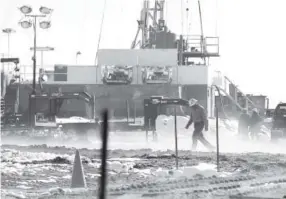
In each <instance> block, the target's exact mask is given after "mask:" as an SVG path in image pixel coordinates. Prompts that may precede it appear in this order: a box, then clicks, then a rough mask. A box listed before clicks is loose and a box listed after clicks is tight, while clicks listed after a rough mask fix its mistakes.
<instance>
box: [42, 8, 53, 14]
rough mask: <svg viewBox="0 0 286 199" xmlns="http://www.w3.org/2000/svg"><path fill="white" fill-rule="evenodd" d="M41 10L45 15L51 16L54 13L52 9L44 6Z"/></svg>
mask: <svg viewBox="0 0 286 199" xmlns="http://www.w3.org/2000/svg"><path fill="white" fill-rule="evenodd" d="M39 10H40V12H41V13H43V14H45V15H49V14H51V13H52V11H53V10H52V9H50V8H47V7H44V6H41V7H40V9H39Z"/></svg>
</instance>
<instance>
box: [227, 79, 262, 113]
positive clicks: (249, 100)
mask: <svg viewBox="0 0 286 199" xmlns="http://www.w3.org/2000/svg"><path fill="white" fill-rule="evenodd" d="M224 78H225V79H226V80H227V81H228V82H229V83H231V84H232V85H233V86H234V87H235V89H236V90H237V91H238V92H240V93H241V95H242V96H243V97H244V98H245V99H246V100H247V101H248V102H250V103H251V105H252V106H253V107H254V108H257V106H256V105H255V104H254V103H253V102H252V100H251V99H249V98H248V97H247V96H246V95H245V94H244V93H243V92H242V91H241V90H240V89H239V88H238V87H237V86H236V85H235V84H234V83H233V82H232V81H231V80H230V79H229V78H228V77H227V76H224Z"/></svg>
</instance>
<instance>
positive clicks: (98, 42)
mask: <svg viewBox="0 0 286 199" xmlns="http://www.w3.org/2000/svg"><path fill="white" fill-rule="evenodd" d="M106 2H107V0H104V6H103V12H102V18H101V24H100V31H99V35H98V41H97V49H96V55H95V63H96V60H97V57H98V49H99V45H100V41H101V34H102V27H103V22H104V16H105V9H106Z"/></svg>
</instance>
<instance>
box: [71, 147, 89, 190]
mask: <svg viewBox="0 0 286 199" xmlns="http://www.w3.org/2000/svg"><path fill="white" fill-rule="evenodd" d="M85 187H86V182H85V176H84V172H83V167H82V163H81V159H80V155H79V151H78V150H76V153H75V157H74V163H73V172H72V182H71V188H85Z"/></svg>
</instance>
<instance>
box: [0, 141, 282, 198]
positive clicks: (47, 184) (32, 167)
mask: <svg viewBox="0 0 286 199" xmlns="http://www.w3.org/2000/svg"><path fill="white" fill-rule="evenodd" d="M75 151H76V149H75V148H67V147H48V146H47V145H33V146H16V145H2V147H1V152H2V153H1V169H2V170H1V186H2V197H4V192H3V190H6V191H9V190H10V191H11V190H16V189H17V190H18V191H19V189H20V190H21V192H22V194H23V197H24V196H26V198H39V197H40V198H65V197H67V196H64V195H61V192H64V191H61V189H59V190H57V191H55V190H54V191H52V192H53V193H51V192H49V194H47V195H43V192H45V191H46V190H49V189H50V188H54V187H61V188H69V187H70V184H71V179H70V177H69V176H70V175H71V173H72V163H73V160H72V158H66V156H67V155H69V156H70V157H73V156H74V154H75ZM79 151H80V155H81V157H82V163H83V166H84V172H85V177H86V182H87V187H88V188H89V189H90V192H88V194H87V195H86V194H85V195H84V194H83V195H81V196H80V197H79V196H72V195H70V196H68V197H67V198H77V197H79V198H85V197H86V198H90V197H91V196H92V195H93V196H95V195H96V194H97V193H96V190H97V188H98V179H99V171H100V168H99V166H98V165H99V164H100V150H95V149H93V150H92V149H84V148H83V149H80V150H79ZM19 152H21V153H19ZM30 152H31V153H40V152H44V153H52V154H56V155H55V156H54V157H53V158H51V159H42V160H41V159H40V158H39V160H37V159H35V160H33V161H30V160H27V161H20V162H17V160H15V159H14V158H7V157H6V156H5V154H8V153H9V154H10V157H12V156H11V153H13V154H14V156H17V155H18V156H21V154H22V155H23V154H26V153H30ZM178 154H179V167H186V166H194V165H198V164H199V163H210V164H216V162H217V159H216V153H209V152H190V151H188V150H185V151H183V150H180V151H179V153H178ZM108 158H109V159H116V158H118V161H119V162H121V163H122V164H123V163H125V162H132V167H130V168H123V169H122V170H120V171H119V170H110V171H109V173H108V191H109V194H113V195H116V196H113V197H115V198H118V197H119V195H120V197H123V196H126V197H127V195H128V194H129V197H131V198H138V197H141V196H143V195H144V194H145V195H144V196H145V197H147V196H148V197H156V198H163V195H164V198H176V197H177V196H176V197H175V196H174V195H172V194H171V192H172V191H174V190H175V191H176V192H177V193H180V194H182V193H183V195H184V196H185V197H186V198H192V197H195V198H199V196H198V195H196V194H201V196H200V197H201V198H206V197H207V196H212V197H214V196H215V195H216V197H219V196H217V194H218V193H217V191H220V192H219V195H224V196H225V197H227V196H228V195H239V194H244V195H251V194H252V195H253V194H255V193H256V192H259V193H261V192H262V191H261V190H262V189H261V188H259V189H258V191H257V190H256V191H254V192H251V191H249V190H247V189H248V188H247V187H250V185H251V183H254V184H255V183H256V184H258V185H257V186H262V185H263V186H265V184H267V183H268V184H269V186H270V185H271V182H272V181H273V182H274V181H277V183H276V185H277V187H274V188H269V190H268V191H265V193H266V192H269V191H273V190H274V189H275V190H276V189H277V190H276V191H275V192H276V193H278V192H279V189H281V187H283V186H284V183H285V182H286V178H285V182H284V178H283V176H284V175H286V155H284V154H267V153H240V154H234V153H223V154H221V155H220V158H219V162H220V173H231V176H232V177H233V179H232V180H230V181H227V180H226V181H225V180H223V179H226V177H215V176H209V177H207V178H204V177H203V176H200V175H196V176H193V177H191V178H189V179H186V178H183V177H180V178H178V179H179V180H178V179H175V177H174V176H173V174H172V169H174V168H175V155H174V151H172V150H167V151H153V150H151V149H140V150H121V149H117V150H109V151H108ZM130 158H131V160H130ZM15 165H16V166H15ZM8 167H11V169H13V168H18V170H17V171H14V172H11V171H9V170H8V169H7V168H8ZM3 168H6V170H5V171H3ZM19 168H20V169H19ZM158 168H162V169H168V170H170V172H169V174H168V175H169V176H167V177H166V176H165V177H163V178H160V180H159V178H158V176H157V175H155V174H154V173H153V172H155V171H156V170H157V169H158ZM146 169H150V171H151V174H144V175H143V174H142V173H141V172H139V171H144V170H146ZM14 170H15V169H14ZM243 176H244V177H246V179H244V180H241V181H239V179H240V178H242V177H243ZM251 176H252V178H251ZM248 177H249V179H248ZM279 177H280V178H279ZM278 178H279V179H278ZM162 179H163V180H162ZM216 179H217V180H216ZM158 180H159V182H157V181H158ZM172 180H173V182H172ZM279 180H280V181H279ZM220 181H221V183H222V184H224V185H223V186H224V187H225V188H221V190H220V188H219V187H214V186H215V185H216V184H219V182H220ZM263 181H265V183H264V184H261V185H259V183H260V182H263ZM186 182H190V184H189V186H190V187H188V186H187V185H186V184H188V183H186ZM234 182H237V183H238V184H237V186H240V188H241V189H246V191H244V192H246V193H244V192H243V190H239V189H238V187H237V188H235V186H236V185H234ZM273 182H272V183H273ZM206 183H207V184H208V185H206ZM229 183H230V184H231V185H233V188H231V186H230V187H229V188H226V187H228V186H229ZM170 184H173V185H170ZM274 184H275V183H274ZM210 186H211V187H210ZM156 187H157V188H156ZM158 187H159V188H158ZM168 187H169V188H168ZM198 187H200V188H198ZM204 187H208V189H207V190H208V191H205V190H204ZM270 187H271V186H270ZM233 189H234V190H236V191H234V190H233ZM260 189H261V190H260ZM265 189H266V188H265ZM91 190H92V191H91ZM229 190H232V191H230V192H229ZM259 190H260V191H259ZM214 191H216V192H214ZM223 191H225V193H224V192H223ZM248 192H249V193H248ZM150 193H151V195H150ZM211 193H216V194H211ZM29 194H30V195H29ZM33 194H34V195H33ZM35 194H37V195H35ZM132 194H135V195H132ZM146 194H147V195H146ZM148 194H149V195H148ZM158 194H159V195H158ZM194 194H195V195H194ZM205 194H207V195H205ZM279 194H280V197H281V196H283V194H284V193H282V192H281V191H280V192H279ZM8 195H9V194H8ZM264 195H265V194H264ZM9 197H11V198H13V197H12V196H11V194H10V196H9ZM17 197H19V195H18V196H17ZM113 197H112V198H113ZM7 198H8V196H7ZM180 198H182V195H181V196H180Z"/></svg>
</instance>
